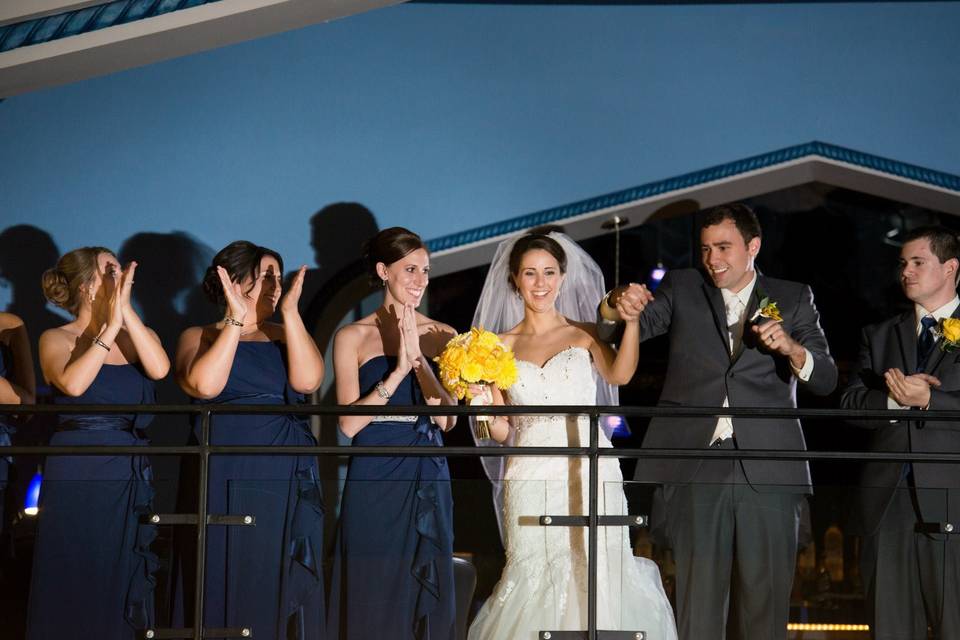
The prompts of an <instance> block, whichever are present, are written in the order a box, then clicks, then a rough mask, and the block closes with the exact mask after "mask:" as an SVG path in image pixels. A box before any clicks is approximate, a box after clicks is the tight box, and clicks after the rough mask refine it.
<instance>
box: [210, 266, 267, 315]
mask: <svg viewBox="0 0 960 640" xmlns="http://www.w3.org/2000/svg"><path fill="white" fill-rule="evenodd" d="M217 275H218V276H219V277H220V284H221V286H223V297H224V300H225V301H226V303H227V317H230V318H233V319H234V320H236V321H237V322H243V319H244V318H245V317H246V316H247V300H246V296H245V295H244V294H243V290H242V288H241V286H240V285H239V284H237V283H235V282H231V281H230V275H229V274H228V273H227V270H226V269H224V268H223V267H220V266H218V267H217ZM257 289H258V291H257V293H258V294H259V283H258V286H257Z"/></svg>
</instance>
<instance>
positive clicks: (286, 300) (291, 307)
mask: <svg viewBox="0 0 960 640" xmlns="http://www.w3.org/2000/svg"><path fill="white" fill-rule="evenodd" d="M306 273H307V265H302V266H301V267H300V269H298V270H297V274H296V275H295V276H293V280H292V281H291V282H290V288H289V289H287V291H286V293H284V294H283V298H282V299H281V300H280V313H281V314H283V315H286V314H288V313H300V308H299V304H300V296H301V295H302V294H303V280H304V278H305V277H306Z"/></svg>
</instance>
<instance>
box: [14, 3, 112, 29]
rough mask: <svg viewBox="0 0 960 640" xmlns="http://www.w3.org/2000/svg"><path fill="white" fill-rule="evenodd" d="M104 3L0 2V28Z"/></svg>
mask: <svg viewBox="0 0 960 640" xmlns="http://www.w3.org/2000/svg"><path fill="white" fill-rule="evenodd" d="M104 2H106V0H2V2H0V27H2V26H3V25H5V24H13V23H15V22H25V21H26V20H33V19H34V18H42V17H43V16H52V15H56V14H58V13H64V12H66V11H74V10H76V9H83V8H85V7H90V6H93V5H95V4H103V3H104Z"/></svg>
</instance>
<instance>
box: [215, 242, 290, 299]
mask: <svg viewBox="0 0 960 640" xmlns="http://www.w3.org/2000/svg"><path fill="white" fill-rule="evenodd" d="M267 256H269V257H271V258H273V259H274V260H276V261H277V264H278V265H279V266H280V274H281V275H282V274H283V258H281V257H280V254H279V253H277V252H276V251H274V250H273V249H268V248H266V247H261V246H259V245H255V244H253V243H252V242H247V241H246V240H237V241H235V242H231V243H230V244H228V245H227V246H225V247H224V248H223V249H220V251H219V252H218V253H217V255H215V256H213V261H212V262H211V264H210V266H209V267H207V271H206V273H205V274H204V275H203V292H204V294H206V296H207V298H208V299H209V300H210V301H211V302H213V303H214V304H217V305H219V306H221V307H222V306H225V305H226V303H227V301H226V298H225V297H224V295H223V285H222V284H221V283H220V276H219V275H218V274H217V267H223V268H224V269H226V271H227V275H228V276H229V277H230V281H231V282H243V279H244V278H246V277H248V276H249V277H250V278H251V279H252V280H254V281H255V280H256V279H257V278H259V277H260V261H261V260H263V259H264V258H265V257H267ZM252 289H253V287H252V286H251V287H250V290H252Z"/></svg>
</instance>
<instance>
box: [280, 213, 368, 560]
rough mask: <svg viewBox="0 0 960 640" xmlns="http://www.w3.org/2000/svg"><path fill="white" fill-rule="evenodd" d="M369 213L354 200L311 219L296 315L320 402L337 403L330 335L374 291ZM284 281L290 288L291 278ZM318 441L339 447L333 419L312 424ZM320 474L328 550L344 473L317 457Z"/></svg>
mask: <svg viewBox="0 0 960 640" xmlns="http://www.w3.org/2000/svg"><path fill="white" fill-rule="evenodd" d="M379 230H380V229H379V226H378V225H377V221H376V218H375V216H374V215H373V212H371V211H370V209H368V208H367V207H365V206H364V205H362V204H360V203H357V202H336V203H333V204H329V205H327V206H325V207H323V208H322V209H320V210H319V211H318V212H317V213H315V214H314V215H313V216H312V217H311V218H310V245H311V246H312V247H313V255H314V261H315V263H316V268H312V269H308V270H307V272H306V274H305V276H304V282H303V293H302V294H301V296H300V314H301V316H302V317H303V322H304V325H305V326H306V327H307V330H308V331H309V332H310V334H311V335H312V336H313V339H314V340H315V341H316V343H317V346H318V348H319V349H320V353H322V354H323V357H324V362H325V363H326V371H327V374H326V376H325V380H324V384H323V386H322V387H321V388H320V389H319V390H318V391H317V394H316V401H317V402H318V403H319V404H324V405H333V404H336V403H337V397H336V387H335V385H334V377H333V357H332V356H333V349H332V344H333V336H334V334H335V333H336V331H337V329H338V328H339V327H340V326H341V325H342V324H344V323H346V322H352V321H353V320H355V319H356V318H357V317H359V316H358V315H356V314H357V313H358V309H359V306H360V303H361V302H362V301H363V300H364V298H366V297H368V296H369V295H370V294H371V293H372V292H373V291H374V288H373V287H372V286H371V285H370V283H369V278H368V277H367V273H366V267H365V265H364V263H363V257H362V255H361V253H362V246H363V243H364V242H366V241H367V240H369V239H370V238H372V237H373V236H374V235H376V233H377V232H378V231H379ZM293 273H295V271H294V272H292V273H291V274H289V276H288V278H287V283H286V284H287V286H289V281H290V277H292V275H293ZM314 429H315V430H316V431H315V432H316V434H317V440H318V443H319V444H321V445H336V444H338V443H339V444H343V443H345V442H346V440H345V439H344V438H343V437H341V436H340V435H339V427H338V420H337V417H336V416H322V417H320V419H319V420H314ZM319 462H320V476H321V479H322V483H323V495H324V501H325V503H326V507H327V513H328V514H330V516H331V517H328V518H326V523H325V527H326V530H325V531H324V540H325V544H326V546H327V548H331V546H332V543H333V540H334V539H335V531H336V523H337V518H336V517H333V515H334V514H337V513H339V505H340V503H339V500H340V482H341V480H342V477H343V475H344V473H345V466H344V461H343V460H342V459H341V458H339V457H333V456H321V457H320V459H319Z"/></svg>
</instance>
